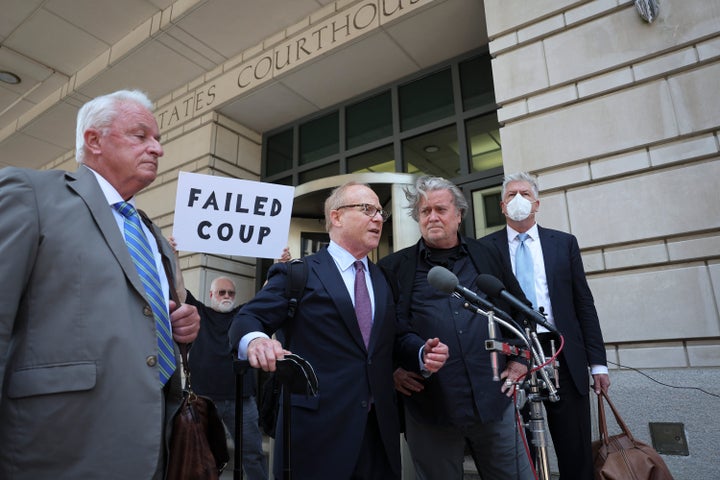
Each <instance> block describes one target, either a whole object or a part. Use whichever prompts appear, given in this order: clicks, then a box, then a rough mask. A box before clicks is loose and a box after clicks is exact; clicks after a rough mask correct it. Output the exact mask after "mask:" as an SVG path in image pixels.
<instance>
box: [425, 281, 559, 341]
mask: <svg viewBox="0 0 720 480" xmlns="http://www.w3.org/2000/svg"><path fill="white" fill-rule="evenodd" d="M428 277H429V274H428ZM476 283H477V286H478V288H480V290H482V291H483V292H485V294H486V295H489V296H491V297H494V298H502V299H504V300H506V301H508V302H509V303H510V304H511V305H512V306H513V307H515V308H517V309H518V310H520V311H521V312H522V313H523V314H525V316H526V317H528V318H530V319H531V320H533V321H534V322H535V323H538V324H540V325H542V326H543V327H545V328H547V329H548V330H550V331H551V332H553V333H556V334H558V335H560V332H558V331H557V329H556V328H555V327H554V326H552V325H550V324H549V323H548V322H547V320H545V317H543V316H542V315H541V314H540V313H538V312H536V311H535V310H533V309H532V308H530V307H528V306H527V305H525V303H523V302H521V301H520V300H519V299H518V298H517V297H516V296H514V295H513V294H512V293H510V292H508V291H507V290H505V285H503V283H502V282H501V281H500V280H498V279H497V278H495V277H493V276H492V275H488V274H486V273H482V274H480V275H478V278H477V280H476Z"/></svg>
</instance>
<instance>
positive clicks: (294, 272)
mask: <svg viewBox="0 0 720 480" xmlns="http://www.w3.org/2000/svg"><path fill="white" fill-rule="evenodd" d="M307 277H308V269H307V264H306V263H305V261H304V260H302V259H301V258H296V259H293V260H290V262H288V264H287V281H286V282H285V297H286V298H287V299H288V309H287V318H288V320H292V319H293V317H295V313H296V312H297V309H298V306H299V305H300V299H301V298H302V294H303V292H304V291H305V284H306V283H307ZM284 333H285V346H286V347H287V348H289V346H290V324H289V323H287V324H286V326H285V328H284Z"/></svg>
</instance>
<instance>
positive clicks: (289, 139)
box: [265, 128, 293, 176]
mask: <svg viewBox="0 0 720 480" xmlns="http://www.w3.org/2000/svg"><path fill="white" fill-rule="evenodd" d="M292 151H293V130H292V128H290V129H288V130H285V131H284V132H280V133H277V134H275V135H273V136H272V137H269V138H268V140H267V157H266V159H265V175H267V176H270V175H275V174H276V173H280V172H283V171H285V170H290V169H291V168H292Z"/></svg>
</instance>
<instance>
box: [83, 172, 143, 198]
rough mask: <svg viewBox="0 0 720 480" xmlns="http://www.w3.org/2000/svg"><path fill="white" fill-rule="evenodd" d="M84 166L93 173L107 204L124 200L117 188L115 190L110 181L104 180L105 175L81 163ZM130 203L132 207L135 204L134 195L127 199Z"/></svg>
mask: <svg viewBox="0 0 720 480" xmlns="http://www.w3.org/2000/svg"><path fill="white" fill-rule="evenodd" d="M83 166H84V167H85V168H87V169H88V170H90V171H91V172H92V173H93V175H95V178H96V179H97V182H98V185H100V189H101V190H102V192H103V195H105V200H107V202H108V205H115V204H116V203H118V202H123V201H125V200H124V199H123V198H122V196H121V195H120V194H119V193H118V191H117V190H115V187H113V186H112V185H111V184H110V182H108V181H107V180H105V177H103V176H102V175H100V174H99V173H98V172H96V171H95V170H93V169H92V168H90V167H88V166H87V165H83ZM127 203H129V204H130V205H132V206H133V207H134V206H135V197H132V198H131V199H130V200H128V201H127Z"/></svg>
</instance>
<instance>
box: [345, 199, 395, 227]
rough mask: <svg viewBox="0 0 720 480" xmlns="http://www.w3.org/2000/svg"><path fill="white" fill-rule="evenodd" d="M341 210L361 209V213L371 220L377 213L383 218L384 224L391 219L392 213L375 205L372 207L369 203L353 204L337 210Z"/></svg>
mask: <svg viewBox="0 0 720 480" xmlns="http://www.w3.org/2000/svg"><path fill="white" fill-rule="evenodd" d="M341 208H360V209H361V210H360V211H361V212H363V213H364V214H365V215H367V216H368V217H370V218H372V217H374V216H375V214H376V213H379V214H380V216H381V217H382V221H383V222H386V221H387V219H388V218H390V212H388V211H387V210H383V209H382V208H378V207H376V206H375V205H370V204H369V203H353V204H352V205H341V206H339V207H337V208H336V209H335V210H340V209H341Z"/></svg>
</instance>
